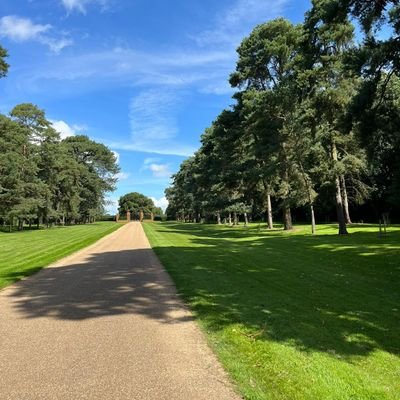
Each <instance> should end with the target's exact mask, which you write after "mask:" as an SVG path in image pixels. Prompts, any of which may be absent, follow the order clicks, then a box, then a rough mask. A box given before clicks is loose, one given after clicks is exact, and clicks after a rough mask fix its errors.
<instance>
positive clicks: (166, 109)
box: [109, 88, 195, 177]
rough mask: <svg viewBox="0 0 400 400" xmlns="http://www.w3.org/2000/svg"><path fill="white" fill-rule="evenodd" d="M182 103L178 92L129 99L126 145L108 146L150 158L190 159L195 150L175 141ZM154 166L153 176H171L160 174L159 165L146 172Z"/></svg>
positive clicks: (144, 93)
mask: <svg viewBox="0 0 400 400" xmlns="http://www.w3.org/2000/svg"><path fill="white" fill-rule="evenodd" d="M181 102H182V99H181V98H180V96H179V94H178V92H175V93H173V92H172V91H168V90H167V89H165V88H164V89H163V90H160V89H148V90H144V91H142V92H141V93H139V94H138V95H137V96H135V97H134V98H132V100H131V104H130V111H129V119H130V126H131V140H130V142H128V143H110V144H109V145H110V147H112V148H113V149H116V150H132V151H140V152H146V153H153V154H169V155H179V156H185V157H186V156H189V155H191V154H193V152H194V150H195V148H194V146H191V145H187V144H184V143H182V142H181V141H178V140H177V136H178V134H179V129H178V123H177V112H178V111H179V109H180V106H181ZM151 165H152V166H153V167H152V168H153V169H152V172H153V173H154V174H158V175H155V176H159V177H161V176H167V175H170V172H169V171H168V173H167V170H161V169H160V170H159V171H157V168H158V166H159V165H161V164H157V163H156V162H149V163H147V168H148V169H150V166H151Z"/></svg>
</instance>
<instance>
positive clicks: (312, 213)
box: [310, 204, 316, 235]
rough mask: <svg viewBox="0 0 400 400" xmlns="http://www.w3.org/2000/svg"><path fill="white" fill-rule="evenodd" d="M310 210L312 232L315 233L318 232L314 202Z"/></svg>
mask: <svg viewBox="0 0 400 400" xmlns="http://www.w3.org/2000/svg"><path fill="white" fill-rule="evenodd" d="M310 210H311V233H312V234H313V235H315V233H316V227H315V214H314V206H313V205H312V204H311V205H310Z"/></svg>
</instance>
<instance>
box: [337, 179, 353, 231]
mask: <svg viewBox="0 0 400 400" xmlns="http://www.w3.org/2000/svg"><path fill="white" fill-rule="evenodd" d="M340 181H341V183H342V195H343V207H344V219H345V221H346V224H351V218H350V211H349V199H348V197H347V189H346V180H345V179H344V176H343V175H342V176H341V177H340Z"/></svg>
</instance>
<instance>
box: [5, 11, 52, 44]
mask: <svg viewBox="0 0 400 400" xmlns="http://www.w3.org/2000/svg"><path fill="white" fill-rule="evenodd" d="M49 29H51V25H48V24H47V25H40V24H34V23H33V22H32V21H31V20H30V19H27V18H20V17H17V16H15V15H7V16H5V17H2V18H0V35H1V36H2V37H8V38H9V39H11V40H14V41H15V42H24V41H26V40H34V39H37V38H39V37H40V36H41V34H42V33H44V32H47V31H48V30H49Z"/></svg>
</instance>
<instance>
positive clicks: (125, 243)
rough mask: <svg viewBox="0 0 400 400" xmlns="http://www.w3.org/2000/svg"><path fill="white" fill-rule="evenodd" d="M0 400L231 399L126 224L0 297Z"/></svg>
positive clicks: (141, 237) (138, 234)
mask: <svg viewBox="0 0 400 400" xmlns="http://www.w3.org/2000/svg"><path fill="white" fill-rule="evenodd" d="M0 382H1V383H0V398H1V399H7V400H11V399H13V400H14V399H16V400H31V399H35V400H39V399H45V400H47V399H48V400H55V399H62V400H68V399H71V400H72V399H73V400H78V399H96V400H101V399H107V400H111V399H112V400H115V399H127V400H128V399H129V400H133V399H140V400H147V399H157V400H159V399H168V400H175V399H177V400H180V399H182V400H197V399H204V400H212V399H216V400H225V399H226V400H228V399H229V400H231V399H232V400H233V399H239V396H237V395H236V394H235V393H234V391H233V390H232V387H231V385H230V383H229V380H228V379H227V377H226V375H225V373H224V371H223V370H222V368H221V367H220V365H219V364H218V362H217V360H216V358H215V356H214V355H213V353H212V352H211V351H210V349H209V348H208V346H207V344H206V342H205V339H204V337H203V335H202V333H201V332H200V331H199V329H198V327H197V326H196V324H195V323H194V322H193V319H192V316H191V314H190V312H188V310H187V309H186V308H185V307H184V306H183V304H182V303H181V301H180V300H179V299H178V298H177V296H176V291H175V287H174V285H173V284H172V282H171V280H170V278H169V276H168V275H167V273H166V272H165V271H164V269H163V267H162V266H161V264H160V263H159V261H158V259H157V257H156V256H155V254H154V252H153V251H152V250H151V248H150V245H149V243H148V241H147V238H146V236H145V234H144V232H143V228H142V226H141V225H140V224H139V223H130V224H127V225H126V226H124V227H122V228H120V229H119V230H117V231H116V232H114V233H112V234H111V235H109V236H107V237H105V238H103V239H101V240H100V241H99V242H97V243H96V244H94V245H92V246H90V247H88V248H86V249H84V250H82V251H80V252H78V253H76V254H74V255H72V256H70V257H67V258H65V259H63V260H61V261H59V262H58V263H56V264H54V265H52V266H50V267H48V268H46V269H43V270H42V271H41V272H39V273H38V274H36V275H34V276H32V277H30V278H29V279H26V280H23V281H21V282H19V283H17V284H15V285H12V286H10V287H8V288H6V289H5V290H2V291H1V292H0Z"/></svg>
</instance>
